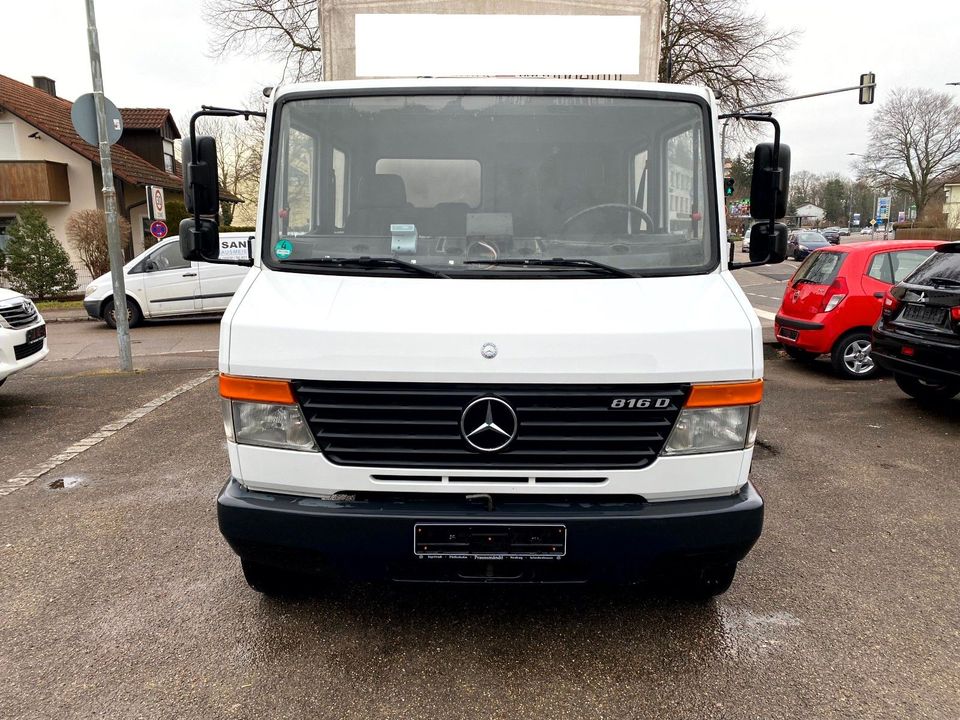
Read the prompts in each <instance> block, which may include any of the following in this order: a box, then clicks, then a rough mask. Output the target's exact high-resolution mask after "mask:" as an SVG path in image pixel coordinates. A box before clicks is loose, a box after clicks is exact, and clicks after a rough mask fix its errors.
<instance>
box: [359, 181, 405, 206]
mask: <svg viewBox="0 0 960 720" xmlns="http://www.w3.org/2000/svg"><path fill="white" fill-rule="evenodd" d="M359 204H360V206H362V207H368V208H397V207H403V206H404V205H406V204H407V188H406V186H405V185H404V184H403V178H402V177H400V176H399V175H372V176H370V177H367V178H364V179H363V181H362V182H361V183H360V203H359Z"/></svg>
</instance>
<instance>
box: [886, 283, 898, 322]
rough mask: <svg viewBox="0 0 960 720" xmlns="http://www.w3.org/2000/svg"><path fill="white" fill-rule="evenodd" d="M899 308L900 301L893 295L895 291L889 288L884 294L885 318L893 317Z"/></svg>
mask: <svg viewBox="0 0 960 720" xmlns="http://www.w3.org/2000/svg"><path fill="white" fill-rule="evenodd" d="M899 309H900V301H899V300H897V298H895V297H894V296H893V293H891V292H890V291H889V290H887V294H886V295H884V296H883V316H884V317H885V318H892V317H893V316H894V315H896V313H897V310H899Z"/></svg>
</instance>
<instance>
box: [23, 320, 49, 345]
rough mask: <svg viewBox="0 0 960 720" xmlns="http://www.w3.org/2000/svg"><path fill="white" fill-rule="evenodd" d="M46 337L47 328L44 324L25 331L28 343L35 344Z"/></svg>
mask: <svg viewBox="0 0 960 720" xmlns="http://www.w3.org/2000/svg"><path fill="white" fill-rule="evenodd" d="M46 336H47V326H46V325H45V324H44V325H39V326H37V327H35V328H30V329H29V330H27V342H28V343H32V342H35V341H37V340H39V339H40V338H45V337H46Z"/></svg>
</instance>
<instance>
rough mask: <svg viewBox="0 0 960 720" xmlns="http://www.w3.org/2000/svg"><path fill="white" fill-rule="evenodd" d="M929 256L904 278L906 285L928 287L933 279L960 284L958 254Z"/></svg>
mask: <svg viewBox="0 0 960 720" xmlns="http://www.w3.org/2000/svg"><path fill="white" fill-rule="evenodd" d="M948 247H949V246H948ZM931 256H932V257H930V258H928V259H927V261H926V262H924V263H922V264H921V265H920V266H919V267H918V268H917V269H916V271H914V272H913V273H911V274H910V275H909V276H908V277H907V278H905V279H906V281H907V282H908V283H911V284H912V285H930V284H931V282H932V279H933V278H938V279H941V280H943V279H946V280H948V281H949V280H953V281H956V282H960V252H934V253H931Z"/></svg>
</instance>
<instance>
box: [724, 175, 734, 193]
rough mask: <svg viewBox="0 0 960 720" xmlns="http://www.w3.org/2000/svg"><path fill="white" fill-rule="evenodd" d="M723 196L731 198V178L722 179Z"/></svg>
mask: <svg viewBox="0 0 960 720" xmlns="http://www.w3.org/2000/svg"><path fill="white" fill-rule="evenodd" d="M723 194H724V195H726V196H727V197H731V196H732V195H733V178H732V177H725V178H724V179H723Z"/></svg>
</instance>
